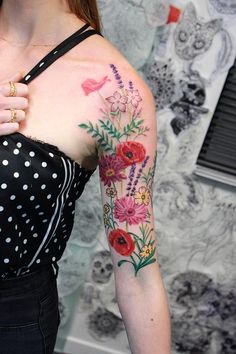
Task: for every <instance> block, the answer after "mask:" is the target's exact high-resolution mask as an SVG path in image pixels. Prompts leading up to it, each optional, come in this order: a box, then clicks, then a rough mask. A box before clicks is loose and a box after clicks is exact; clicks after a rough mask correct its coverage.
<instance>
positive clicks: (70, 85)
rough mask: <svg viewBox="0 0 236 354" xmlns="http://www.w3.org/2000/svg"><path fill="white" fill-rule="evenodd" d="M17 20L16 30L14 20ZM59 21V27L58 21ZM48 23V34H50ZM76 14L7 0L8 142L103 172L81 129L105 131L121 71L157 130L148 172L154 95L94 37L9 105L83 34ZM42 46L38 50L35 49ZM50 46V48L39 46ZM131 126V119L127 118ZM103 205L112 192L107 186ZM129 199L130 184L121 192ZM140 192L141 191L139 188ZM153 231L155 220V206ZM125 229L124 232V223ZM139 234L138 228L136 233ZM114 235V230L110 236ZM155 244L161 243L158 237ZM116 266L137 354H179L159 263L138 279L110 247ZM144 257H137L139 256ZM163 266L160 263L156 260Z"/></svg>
mask: <svg viewBox="0 0 236 354" xmlns="http://www.w3.org/2000/svg"><path fill="white" fill-rule="evenodd" d="M13 18H14V26H12V25H11V19H13ZM55 19H56V20H55ZM45 23H47V26H48V27H47V28H45ZM83 24H84V23H83V22H82V21H80V20H79V19H78V18H77V17H76V16H75V15H73V14H70V13H68V8H67V5H66V2H63V1H59V0H53V1H52V0H50V1H46V0H37V1H36V0H35V1H33V2H32V0H24V1H23V0H7V1H4V2H3V7H2V10H1V13H0V37H2V38H4V39H1V38H0V60H1V66H0V78H1V82H0V135H5V134H11V133H13V132H20V133H22V134H24V135H26V136H30V137H32V138H37V139H39V140H42V141H45V142H48V143H51V144H54V145H56V146H58V147H59V148H60V149H61V150H62V151H64V152H65V153H66V154H67V155H68V156H70V157H71V158H72V159H73V160H75V161H77V163H79V164H81V165H82V166H84V167H86V168H88V169H94V168H95V167H96V166H97V165H99V161H100V158H101V155H102V154H103V153H104V151H103V149H102V148H101V146H100V144H99V143H98V140H97V139H95V138H93V137H92V136H91V135H90V134H88V133H87V132H86V130H85V129H82V128H80V127H79V125H80V124H83V123H86V122H88V121H90V122H92V124H94V125H95V124H98V120H99V119H100V118H101V109H104V108H105V107H108V105H107V103H106V104H105V103H104V99H105V98H107V97H110V96H112V95H113V94H114V92H115V91H116V90H117V83H116V82H115V80H114V77H113V76H112V73H111V70H110V68H109V65H110V64H111V63H114V64H115V65H116V67H118V68H119V71H120V73H121V75H122V78H123V79H124V81H127V82H128V81H129V80H132V82H133V83H134V85H135V87H136V88H137V89H138V90H139V93H140V95H141V97H142V111H143V115H142V116H143V117H142V118H143V119H144V123H143V124H145V125H146V126H148V127H149V128H150V130H149V131H148V132H147V135H146V137H145V136H140V137H138V138H137V140H136V141H138V142H139V143H141V144H143V145H144V146H145V149H146V153H147V154H148V155H149V156H150V159H149V161H148V163H147V166H146V168H149V167H151V166H152V165H153V161H154V153H155V151H156V144H157V136H156V114H155V108H154V103H153V98H152V95H151V93H150V91H149V89H148V87H147V86H146V85H145V83H144V82H143V81H142V80H141V78H140V77H139V76H138V75H137V73H136V72H135V70H134V69H133V68H132V67H131V66H130V64H129V63H128V62H127V60H126V59H125V58H124V57H123V56H122V55H121V54H120V53H119V52H118V51H117V50H116V49H115V48H114V47H113V46H112V45H111V44H110V43H109V42H108V41H107V40H106V39H104V38H102V37H100V36H98V35H94V36H92V37H90V38H88V39H87V40H86V41H84V42H82V43H81V44H80V45H78V46H77V47H74V48H73V49H72V50H70V51H69V52H68V53H66V54H65V55H64V56H63V57H61V58H60V59H58V60H57V61H56V62H54V64H53V65H51V66H50V67H49V68H47V70H45V71H44V72H43V73H42V74H40V75H39V76H38V77H37V78H35V79H34V80H33V81H32V82H31V83H30V84H29V85H24V84H20V83H16V88H17V97H8V93H9V83H8V81H9V80H11V81H15V82H17V81H18V80H20V78H21V77H22V76H23V75H25V74H26V73H27V72H28V71H29V70H30V69H31V68H32V67H33V66H34V65H35V64H36V63H37V62H38V61H39V60H40V59H41V58H42V57H43V56H44V55H45V54H47V53H48V52H49V51H50V50H51V49H53V48H54V47H55V46H56V45H57V44H58V43H60V42H61V41H62V40H63V39H64V38H66V37H68V36H69V35H70V34H72V33H73V32H75V31H76V30H78V29H79V28H80V27H82V26H83ZM35 44H37V45H35ZM39 44H45V45H39ZM105 76H108V77H109V80H110V81H108V82H107V83H106V84H104V86H103V87H102V88H101V90H99V92H98V91H97V92H92V93H90V94H89V95H87V96H86V95H85V93H84V90H83V88H82V86H81V85H82V83H83V82H84V81H86V80H87V79H90V78H91V79H95V80H97V81H99V80H101V79H102V78H103V77H105ZM10 108H15V109H17V123H8V121H9V120H10V116H11V114H10V110H9V109H10ZM123 119H124V120H125V119H128V118H127V116H126V115H125V114H124V118H123ZM100 184H101V194H102V202H103V205H104V204H106V203H107V201H108V199H107V197H106V189H107V186H104V183H103V181H102V180H101V183H100ZM115 186H116V188H117V190H118V191H119V193H120V197H121V196H122V193H123V192H122V191H124V190H125V188H126V187H127V181H126V180H123V182H122V186H121V184H116V185H115ZM138 186H139V187H140V186H141V184H140V185H138ZM149 212H150V224H149V226H150V227H153V228H154V221H153V219H154V217H153V210H152V207H151V204H150V205H149ZM117 222H118V226H119V228H122V229H123V228H124V225H123V224H122V223H119V220H117ZM128 227H129V231H130V232H133V233H137V232H138V229H139V228H138V225H129V226H128ZM108 234H109V230H107V236H108ZM152 237H153V240H155V235H154V233H153V236H152ZM108 245H109V247H110V251H111V255H112V259H113V262H114V275H115V281H116V294H117V300H118V305H119V308H120V311H121V314H122V317H123V320H124V323H125V327H126V330H127V335H128V339H129V344H130V348H131V351H132V353H133V354H150V353H152V354H169V353H170V352H171V349H170V346H171V338H170V315H169V307H168V300H167V295H166V291H165V288H164V284H163V280H162V276H161V273H160V268H159V265H158V262H157V261H156V262H154V263H152V264H149V265H147V266H145V267H143V268H142V269H140V270H139V272H138V274H137V275H136V276H134V269H133V267H132V265H131V264H129V263H125V264H123V265H122V266H121V267H118V266H117V263H118V262H119V260H122V259H124V257H122V256H121V255H120V254H119V253H117V252H116V250H115V249H114V248H113V247H111V245H110V244H109V243H108ZM136 251H137V250H136ZM156 258H158V255H156Z"/></svg>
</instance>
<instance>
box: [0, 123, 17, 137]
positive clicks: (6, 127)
mask: <svg viewBox="0 0 236 354" xmlns="http://www.w3.org/2000/svg"><path fill="white" fill-rule="evenodd" d="M18 129H19V124H18V123H2V124H0V136H1V135H7V134H12V133H14V132H15V131H17V130H18Z"/></svg>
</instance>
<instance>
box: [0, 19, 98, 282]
mask: <svg viewBox="0 0 236 354" xmlns="http://www.w3.org/2000/svg"><path fill="white" fill-rule="evenodd" d="M87 27H88V25H85V26H84V27H83V28H82V29H81V30H79V31H77V32H76V33H75V34H73V35H72V36H70V37H68V38H67V39H66V40H65V41H64V42H62V43H61V44H60V45H59V46H58V47H56V48H55V49H54V50H53V51H52V52H50V53H49V54H48V55H47V56H46V57H45V58H43V61H42V62H44V63H45V67H47V66H48V60H49V61H50V63H52V62H53V61H54V60H56V59H57V58H58V57H59V55H62V54H61V53H65V47H66V49H67V51H68V50H69V48H72V47H73V46H74V45H76V44H78V43H79V42H81V40H83V39H85V38H87V36H90V35H92V34H94V33H97V32H96V31H94V30H87V31H85V32H84V30H85V29H87ZM71 41H72V43H71ZM62 44H63V45H62ZM72 44H73V46H72ZM55 51H56V53H57V54H58V55H57V56H56V58H53V59H54V60H53V61H52V55H53V52H55ZM54 55H55V54H54ZM42 66H43V65H41V66H39V64H37V65H36V66H35V67H34V68H33V69H32V70H31V72H30V73H29V74H27V75H26V76H25V77H24V79H22V80H21V82H24V83H25V82H27V78H28V81H30V80H32V79H33V78H34V77H36V76H37V75H38V74H39V73H40V72H41V69H42ZM38 68H40V72H39V71H38ZM29 75H30V76H29ZM0 166H1V167H0V168H1V174H0V277H1V278H10V277H17V276H19V275H22V274H25V273H29V272H31V271H33V270H35V269H37V268H39V267H41V266H43V265H46V264H51V263H52V264H53V265H55V268H56V269H57V270H58V265H57V261H58V260H59V259H60V258H61V256H62V254H63V251H64V249H65V247H66V243H67V241H68V239H69V237H70V234H71V231H72V227H73V223H74V212H75V210H74V209H75V201H76V199H78V198H79V197H80V196H81V194H82V192H83V190H84V187H85V184H86V183H87V181H88V180H89V178H90V177H91V175H92V174H93V172H94V171H95V170H88V169H86V168H84V167H83V166H81V165H79V164H78V163H76V162H75V161H74V160H72V159H71V158H70V157H69V156H67V155H66V154H65V153H64V152H63V151H61V150H60V149H59V148H58V147H56V146H54V145H51V144H47V143H44V142H42V141H39V140H35V139H32V138H30V137H27V136H25V135H23V134H21V133H18V132H17V133H14V134H10V135H5V136H0Z"/></svg>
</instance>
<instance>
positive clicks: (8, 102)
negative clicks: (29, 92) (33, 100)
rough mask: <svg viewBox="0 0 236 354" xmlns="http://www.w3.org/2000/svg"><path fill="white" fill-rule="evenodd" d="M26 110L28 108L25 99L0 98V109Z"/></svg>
mask: <svg viewBox="0 0 236 354" xmlns="http://www.w3.org/2000/svg"><path fill="white" fill-rule="evenodd" d="M10 108H15V109H26V108H28V100H27V98H25V97H1V96H0V109H10Z"/></svg>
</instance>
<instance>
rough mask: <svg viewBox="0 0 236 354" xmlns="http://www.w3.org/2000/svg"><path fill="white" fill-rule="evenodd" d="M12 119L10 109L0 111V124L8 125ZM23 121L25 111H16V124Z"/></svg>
mask: <svg viewBox="0 0 236 354" xmlns="http://www.w3.org/2000/svg"><path fill="white" fill-rule="evenodd" d="M11 118H12V112H11V110H10V109H4V110H2V111H0V123H8V122H10V120H11ZM24 119H25V111H23V110H20V109H19V110H16V118H15V121H16V122H21V121H22V120H24Z"/></svg>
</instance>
